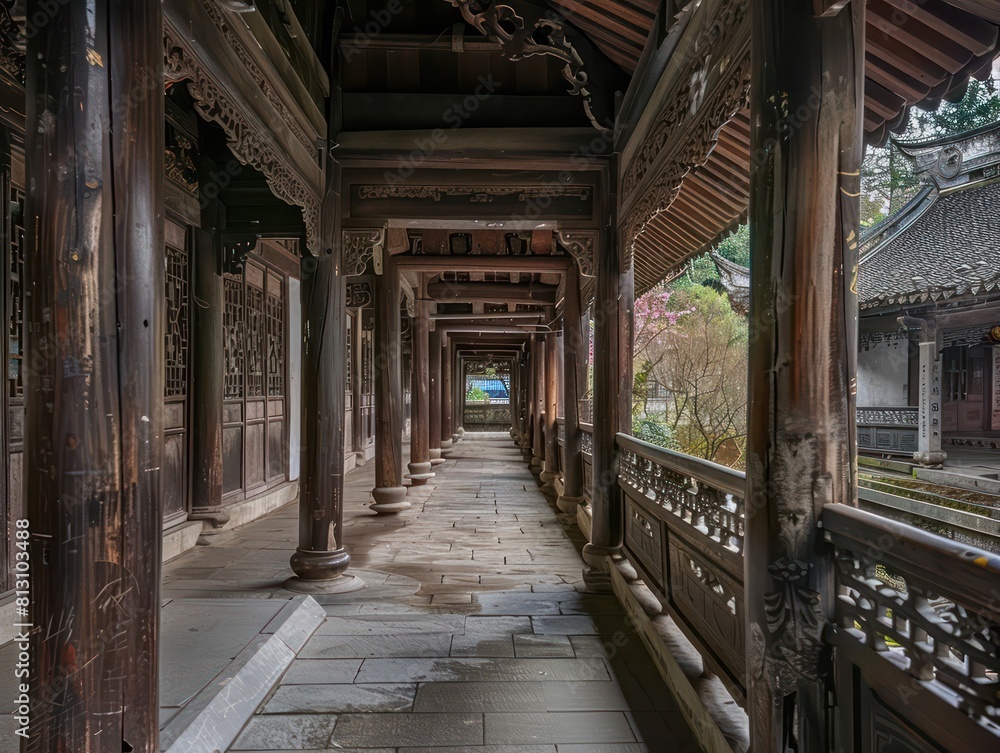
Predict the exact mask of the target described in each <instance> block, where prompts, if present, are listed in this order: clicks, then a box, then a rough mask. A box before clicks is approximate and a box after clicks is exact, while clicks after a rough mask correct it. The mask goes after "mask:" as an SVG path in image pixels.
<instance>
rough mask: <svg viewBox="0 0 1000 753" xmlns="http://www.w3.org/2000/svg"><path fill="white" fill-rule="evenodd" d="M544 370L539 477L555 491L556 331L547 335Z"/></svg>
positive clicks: (556, 454) (556, 443) (557, 447)
mask: <svg viewBox="0 0 1000 753" xmlns="http://www.w3.org/2000/svg"><path fill="white" fill-rule="evenodd" d="M544 371H545V373H544V377H545V378H544V386H545V392H544V393H543V396H544V399H545V418H544V420H545V432H544V434H545V435H544V449H543V452H544V460H543V465H542V472H541V473H540V474H539V476H538V477H539V479H541V481H542V483H543V484H544V485H545V488H546V489H549V490H553V491H554V490H555V483H554V482H555V480H556V479H557V478H559V437H558V433H557V432H558V422H557V419H558V415H557V414H558V413H559V344H558V343H557V342H556V333H555V332H549V333H547V334H546V335H545V364H544Z"/></svg>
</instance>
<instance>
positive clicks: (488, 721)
mask: <svg viewBox="0 0 1000 753" xmlns="http://www.w3.org/2000/svg"><path fill="white" fill-rule="evenodd" d="M485 740H486V742H487V743H496V744H503V745H511V744H527V743H556V744H560V743H617V742H635V735H634V734H633V732H632V727H631V726H630V725H629V721H628V719H626V718H625V715H624V714H623V713H620V712H608V711H596V712H581V713H564V712H550V713H528V714H522V713H512V714H490V713H488V714H486V717H485Z"/></svg>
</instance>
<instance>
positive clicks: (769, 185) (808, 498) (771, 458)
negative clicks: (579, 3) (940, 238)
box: [745, 0, 865, 753]
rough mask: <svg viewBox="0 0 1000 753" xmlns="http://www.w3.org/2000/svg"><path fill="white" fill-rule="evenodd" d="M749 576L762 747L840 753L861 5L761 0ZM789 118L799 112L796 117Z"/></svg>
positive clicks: (754, 696) (756, 28)
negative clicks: (841, 560)
mask: <svg viewBox="0 0 1000 753" xmlns="http://www.w3.org/2000/svg"><path fill="white" fill-rule="evenodd" d="M752 13H753V53H752V57H753V73H752V101H751V118H750V122H751V153H752V154H753V155H755V159H754V161H753V167H752V170H751V188H750V190H751V198H750V223H751V225H750V226H751V291H752V293H751V304H750V332H751V338H750V395H749V403H750V408H749V436H748V447H747V456H748V457H747V509H746V536H745V570H746V573H745V580H746V597H745V604H746V610H747V683H748V687H747V697H748V698H749V699H750V702H751V703H750V706H751V708H750V736H751V748H752V749H753V750H754V751H755V753H779V751H780V752H782V753H783V752H784V751H787V750H798V751H801V752H802V753H820V752H821V751H829V750H833V746H832V744H831V736H832V730H831V718H832V714H833V709H832V708H831V705H830V701H831V699H832V697H833V693H832V690H833V688H832V681H831V676H830V661H831V650H830V648H829V646H828V645H827V644H825V643H824V640H823V632H824V630H825V629H828V628H832V625H829V623H828V622H827V620H828V619H829V618H830V616H831V614H832V609H833V605H834V601H835V598H836V596H835V593H834V577H833V576H834V563H833V560H832V556H831V551H830V548H829V546H828V545H827V544H825V543H824V541H823V536H822V532H821V530H820V529H819V527H818V521H819V518H820V514H821V512H822V509H823V506H824V505H825V504H828V503H843V504H848V505H855V504H856V501H857V489H856V438H855V417H854V403H855V365H856V358H857V305H858V304H857V293H856V292H855V291H856V283H857V272H858V234H859V225H858V216H859V200H858V196H859V192H860V190H861V189H860V168H861V160H862V153H863V149H862V114H863V109H864V102H863V96H864V47H865V44H864V28H865V25H864V4H863V3H862V2H851V3H850V4H849V5H848V6H846V7H844V8H843V9H842V10H840V11H839V12H836V11H833V12H832V13H831V15H829V16H827V17H817V16H816V15H814V5H813V4H812V3H789V2H783V1H782V0H759V2H754V3H753V4H752ZM792 118H794V120H790V119H792Z"/></svg>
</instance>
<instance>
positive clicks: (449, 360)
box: [441, 335, 455, 455]
mask: <svg viewBox="0 0 1000 753" xmlns="http://www.w3.org/2000/svg"><path fill="white" fill-rule="evenodd" d="M441 340H442V342H441V454H442V455H448V454H449V453H450V452H451V446H452V444H453V440H452V435H453V434H454V432H455V424H454V419H453V411H454V407H453V406H454V405H455V389H454V385H453V384H452V370H453V369H454V365H455V359H454V358H453V357H452V347H451V345H450V343H449V341H448V336H447V335H444V336H442V338H441Z"/></svg>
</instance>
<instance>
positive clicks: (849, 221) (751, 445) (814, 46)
mask: <svg viewBox="0 0 1000 753" xmlns="http://www.w3.org/2000/svg"><path fill="white" fill-rule="evenodd" d="M864 12H865V7H864V3H862V2H860V1H858V2H851V3H850V5H849V6H848V7H847V8H845V9H843V10H842V11H840V12H839V13H837V14H833V15H830V16H828V17H823V18H820V17H817V16H816V15H814V6H813V5H812V4H811V3H789V2H783V1H782V0H759V2H754V3H753V4H752V13H753V35H752V39H753V51H752V58H753V73H752V102H751V118H750V122H751V154H752V155H754V159H753V164H752V168H751V182H750V192H751V193H750V227H751V290H752V294H751V303H750V395H749V402H750V409H749V436H748V447H747V497H746V499H747V510H746V516H747V517H746V537H745V581H746V597H745V604H746V610H747V639H746V640H747V685H748V686H747V697H748V698H749V699H750V702H751V708H750V710H749V716H750V737H751V748H752V749H753V750H754V751H755V753H779V751H780V752H782V753H783V752H784V751H787V750H798V751H801V752H802V753H820V751H830V750H834V745H833V737H832V723H831V717H832V714H833V709H832V708H831V698H832V683H831V676H830V667H831V650H830V648H829V646H828V645H827V644H826V643H825V642H824V641H823V635H822V634H823V631H824V629H826V628H827V626H828V624H829V623H828V622H827V621H828V620H829V618H830V616H831V614H832V610H833V605H834V601H835V598H836V594H835V592H834V577H833V576H834V563H833V559H832V555H831V551H830V548H829V546H828V545H827V544H825V543H824V541H823V536H822V532H821V530H820V529H819V527H818V521H819V517H820V513H821V511H822V509H823V506H824V505H826V504H828V503H842V504H848V505H855V504H856V502H857V489H856V438H855V416H854V403H855V373H856V372H855V365H856V358H857V307H858V303H857V293H856V292H855V291H856V283H857V273H858V234H859V224H858V217H859V199H858V197H859V192H860V190H861V189H860V168H861V160H862V154H863V148H862V115H863V110H864V101H863V99H864V68H865V62H864V48H865V41H864V28H865V24H864ZM599 360H600V359H599ZM595 419H596V416H595Z"/></svg>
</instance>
